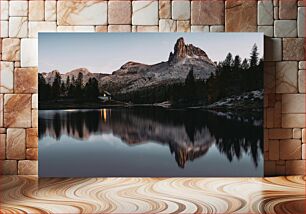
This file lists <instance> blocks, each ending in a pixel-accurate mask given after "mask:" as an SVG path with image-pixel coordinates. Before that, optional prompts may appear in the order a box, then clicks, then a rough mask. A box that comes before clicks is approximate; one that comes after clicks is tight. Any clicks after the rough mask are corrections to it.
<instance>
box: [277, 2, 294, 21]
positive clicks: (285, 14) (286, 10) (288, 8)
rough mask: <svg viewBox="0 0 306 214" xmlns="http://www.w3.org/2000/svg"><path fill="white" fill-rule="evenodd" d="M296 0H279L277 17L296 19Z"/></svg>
mask: <svg viewBox="0 0 306 214" xmlns="http://www.w3.org/2000/svg"><path fill="white" fill-rule="evenodd" d="M296 3H297V2H296V0H279V18H280V19H296V17H297V10H296V8H297V4H296Z"/></svg>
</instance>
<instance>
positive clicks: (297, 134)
mask: <svg viewBox="0 0 306 214" xmlns="http://www.w3.org/2000/svg"><path fill="white" fill-rule="evenodd" d="M292 137H293V138H294V139H301V138H302V129H299V128H294V129H293V136H292Z"/></svg>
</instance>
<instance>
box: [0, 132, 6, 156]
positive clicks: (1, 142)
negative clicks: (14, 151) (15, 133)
mask: <svg viewBox="0 0 306 214" xmlns="http://www.w3.org/2000/svg"><path fill="white" fill-rule="evenodd" d="M5 143H6V134H0V159H1V160H4V159H5Z"/></svg>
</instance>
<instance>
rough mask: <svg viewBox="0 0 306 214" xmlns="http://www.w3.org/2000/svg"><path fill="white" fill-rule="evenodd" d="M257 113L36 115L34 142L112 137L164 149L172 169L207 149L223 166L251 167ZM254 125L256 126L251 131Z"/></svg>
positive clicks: (258, 147)
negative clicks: (247, 159)
mask: <svg viewBox="0 0 306 214" xmlns="http://www.w3.org/2000/svg"><path fill="white" fill-rule="evenodd" d="M261 120H262V112H261V113H258V114H252V115H243V116H236V118H235V116H234V119H233V118H230V119H229V118H228V115H223V116H219V115H218V114H215V113H211V112H208V111H204V110H199V109H188V110H187V109H185V110H170V109H164V108H157V107H146V108H113V109H99V110H75V111H69V110H65V111H64V110H59V111H52V110H51V111H42V110H41V111H40V112H39V138H40V139H41V138H43V137H45V136H51V137H52V138H54V139H56V140H58V141H60V139H61V136H62V135H67V136H70V137H73V138H77V139H82V140H84V141H86V139H88V138H89V137H90V136H91V135H93V134H94V135H99V134H103V133H112V134H113V135H115V136H117V137H119V138H121V140H122V141H123V142H124V143H126V144H127V145H135V144H144V143H147V142H155V143H159V144H166V145H168V146H169V149H170V152H171V153H174V154H175V159H176V162H177V164H178V165H179V166H180V167H181V168H184V166H185V164H186V162H187V161H193V160H194V159H196V158H199V157H201V156H203V155H205V154H206V153H207V152H208V150H209V148H210V147H211V146H212V145H215V146H216V147H217V148H218V150H219V152H220V153H221V154H223V155H225V156H226V158H227V159H228V161H229V162H232V160H233V159H234V158H237V159H241V158H242V156H243V154H245V155H248V156H251V158H252V161H253V163H254V165H255V166H256V167H257V165H258V161H259V157H260V156H261V155H262V153H263V127H262V121H261ZM254 121H257V124H256V125H254Z"/></svg>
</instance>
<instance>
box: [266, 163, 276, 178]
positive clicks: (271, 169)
mask: <svg viewBox="0 0 306 214" xmlns="http://www.w3.org/2000/svg"><path fill="white" fill-rule="evenodd" d="M275 173H276V161H270V160H268V161H267V160H266V161H265V162H264V174H265V176H273V175H275Z"/></svg>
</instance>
